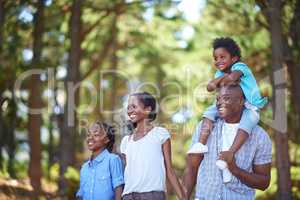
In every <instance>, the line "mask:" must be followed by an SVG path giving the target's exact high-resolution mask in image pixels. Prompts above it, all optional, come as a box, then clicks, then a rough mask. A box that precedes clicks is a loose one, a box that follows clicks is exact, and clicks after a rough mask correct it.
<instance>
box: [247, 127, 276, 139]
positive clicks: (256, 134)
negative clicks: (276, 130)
mask: <svg viewBox="0 0 300 200" xmlns="http://www.w3.org/2000/svg"><path fill="white" fill-rule="evenodd" d="M251 136H252V137H253V138H254V139H257V140H258V141H259V142H269V143H271V142H272V140H271V138H270V136H269V134H268V133H267V132H266V131H265V130H264V129H263V128H262V127H261V126H259V125H256V126H255V127H254V128H253V130H252V134H251Z"/></svg>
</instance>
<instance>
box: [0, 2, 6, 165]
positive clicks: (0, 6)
mask: <svg viewBox="0 0 300 200" xmlns="http://www.w3.org/2000/svg"><path fill="white" fill-rule="evenodd" d="M4 11H5V9H4V0H0V66H1V68H2V67H3V66H2V59H3V56H2V48H3V47H2V44H3V26H4V16H5V13H4ZM3 91H4V90H3V89H2V87H1V86H0V170H2V169H3V156H2V148H3V146H4V135H5V134H4V131H5V129H4V119H3V117H2V103H3V102H4V100H3V99H2V93H3Z"/></svg>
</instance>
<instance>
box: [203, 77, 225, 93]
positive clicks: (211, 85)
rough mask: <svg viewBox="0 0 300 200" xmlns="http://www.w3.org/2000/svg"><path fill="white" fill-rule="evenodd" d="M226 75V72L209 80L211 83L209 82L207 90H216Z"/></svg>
mask: <svg viewBox="0 0 300 200" xmlns="http://www.w3.org/2000/svg"><path fill="white" fill-rule="evenodd" d="M225 76H227V75H226V74H224V75H223V76H220V77H218V78H215V79H213V80H211V81H209V83H208V84H207V87H206V89H207V91H209V92H212V91H214V90H215V89H216V88H218V87H219V86H220V83H221V82H222V80H223V79H224V78H225Z"/></svg>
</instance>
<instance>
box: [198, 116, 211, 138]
mask: <svg viewBox="0 0 300 200" xmlns="http://www.w3.org/2000/svg"><path fill="white" fill-rule="evenodd" d="M212 127H213V121H212V120H210V119H208V118H205V117H204V118H203V120H202V127H201V133H200V138H199V142H200V143H201V144H206V143H207V139H208V137H209V135H210V133H211V131H212Z"/></svg>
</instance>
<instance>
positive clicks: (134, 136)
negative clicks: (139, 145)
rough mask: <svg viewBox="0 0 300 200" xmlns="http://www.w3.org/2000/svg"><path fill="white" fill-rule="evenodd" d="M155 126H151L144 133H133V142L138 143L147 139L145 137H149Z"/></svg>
mask: <svg viewBox="0 0 300 200" xmlns="http://www.w3.org/2000/svg"><path fill="white" fill-rule="evenodd" d="M152 128H153V126H152V125H151V126H149V127H148V128H146V130H144V131H142V132H139V133H138V132H137V131H134V133H133V140H134V141H137V140H139V139H141V138H143V137H145V135H147V134H148V133H149V132H150V131H151V130H152Z"/></svg>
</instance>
